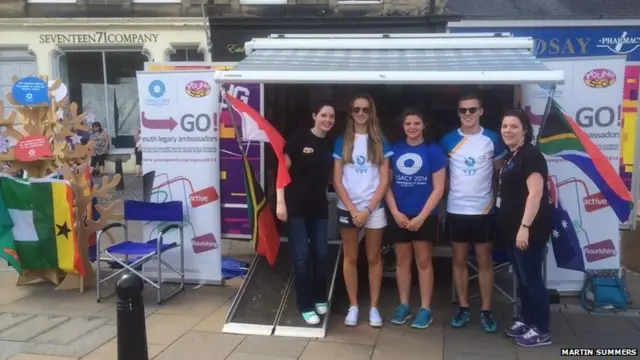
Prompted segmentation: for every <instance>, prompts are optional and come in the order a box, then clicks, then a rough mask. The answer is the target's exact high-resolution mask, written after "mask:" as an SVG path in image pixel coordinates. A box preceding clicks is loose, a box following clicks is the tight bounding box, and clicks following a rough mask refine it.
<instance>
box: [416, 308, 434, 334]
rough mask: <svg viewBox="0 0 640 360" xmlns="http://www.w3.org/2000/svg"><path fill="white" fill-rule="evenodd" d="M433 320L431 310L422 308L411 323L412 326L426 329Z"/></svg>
mask: <svg viewBox="0 0 640 360" xmlns="http://www.w3.org/2000/svg"><path fill="white" fill-rule="evenodd" d="M432 322H433V318H432V317H431V310H429V309H425V308H420V310H419V311H418V314H417V315H416V319H415V320H414V321H413V324H411V327H412V328H414V329H426V328H428V327H429V325H431V323H432Z"/></svg>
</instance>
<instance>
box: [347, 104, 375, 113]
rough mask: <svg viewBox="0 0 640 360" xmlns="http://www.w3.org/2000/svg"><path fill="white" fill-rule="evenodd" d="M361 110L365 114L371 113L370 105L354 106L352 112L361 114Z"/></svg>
mask: <svg viewBox="0 0 640 360" xmlns="http://www.w3.org/2000/svg"><path fill="white" fill-rule="evenodd" d="M361 111H362V112H363V113H365V114H369V113H370V112H371V109H369V108H368V107H360V106H354V107H353V108H352V109H351V113H352V114H359V113H360V112H361Z"/></svg>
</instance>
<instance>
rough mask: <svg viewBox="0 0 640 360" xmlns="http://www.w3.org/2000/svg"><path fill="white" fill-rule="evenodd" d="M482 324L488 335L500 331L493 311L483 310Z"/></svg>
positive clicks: (481, 314)
mask: <svg viewBox="0 0 640 360" xmlns="http://www.w3.org/2000/svg"><path fill="white" fill-rule="evenodd" d="M480 323H482V328H483V329H484V331H485V332H487V333H494V332H496V331H498V324H496V322H495V321H494V320H493V315H492V314H491V311H486V310H482V311H481V312H480Z"/></svg>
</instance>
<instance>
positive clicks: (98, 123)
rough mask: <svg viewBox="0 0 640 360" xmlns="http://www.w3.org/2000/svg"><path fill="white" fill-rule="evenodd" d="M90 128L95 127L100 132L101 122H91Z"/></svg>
mask: <svg viewBox="0 0 640 360" xmlns="http://www.w3.org/2000/svg"><path fill="white" fill-rule="evenodd" d="M91 127H92V128H95V127H97V128H98V131H99V132H102V124H100V122H99V121H95V122H94V123H93V124H91Z"/></svg>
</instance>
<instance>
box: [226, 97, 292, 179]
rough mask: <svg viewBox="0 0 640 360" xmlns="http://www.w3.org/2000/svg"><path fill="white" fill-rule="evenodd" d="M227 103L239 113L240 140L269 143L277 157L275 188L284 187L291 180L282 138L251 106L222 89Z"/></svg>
mask: <svg viewBox="0 0 640 360" xmlns="http://www.w3.org/2000/svg"><path fill="white" fill-rule="evenodd" d="M223 95H224V98H225V99H226V100H227V103H228V104H229V105H230V106H231V107H232V108H233V110H235V111H236V113H237V114H239V115H240V118H241V125H242V140H245V141H260V142H266V143H269V144H271V147H272V148H273V152H274V153H275V155H276V158H277V159H278V173H277V176H276V189H284V187H285V186H287V185H289V183H290V182H291V177H290V176H289V171H287V166H286V164H285V161H284V143H285V141H284V139H283V138H282V136H281V135H280V133H279V132H278V130H276V129H275V128H274V127H273V126H272V125H271V124H270V123H269V121H267V119H265V118H263V117H262V116H261V115H260V114H259V113H258V112H257V111H255V110H254V109H253V108H252V107H251V106H249V105H247V104H245V103H244V102H242V100H239V99H238V98H236V97H234V96H233V95H231V94H229V93H228V92H227V91H223Z"/></svg>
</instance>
